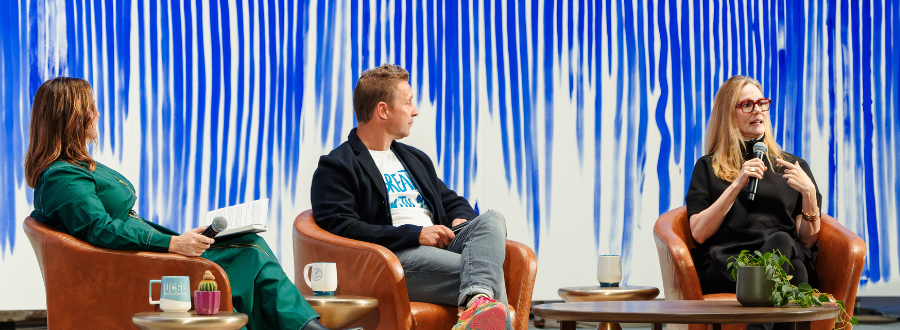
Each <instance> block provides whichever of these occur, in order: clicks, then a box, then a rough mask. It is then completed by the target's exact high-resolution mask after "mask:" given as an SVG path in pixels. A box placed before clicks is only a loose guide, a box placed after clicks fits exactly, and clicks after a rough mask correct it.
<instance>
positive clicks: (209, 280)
mask: <svg viewBox="0 0 900 330" xmlns="http://www.w3.org/2000/svg"><path fill="white" fill-rule="evenodd" d="M197 291H219V286H218V284H216V277H215V276H213V274H212V272H210V271H208V270H207V271H206V273H204V274H203V281H200V287H199V288H197Z"/></svg>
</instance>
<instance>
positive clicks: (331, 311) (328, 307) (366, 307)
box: [303, 295, 378, 329]
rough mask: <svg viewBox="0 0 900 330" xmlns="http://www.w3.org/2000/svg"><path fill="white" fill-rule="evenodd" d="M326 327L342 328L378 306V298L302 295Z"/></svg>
mask: <svg viewBox="0 0 900 330" xmlns="http://www.w3.org/2000/svg"><path fill="white" fill-rule="evenodd" d="M303 298H305V299H306V302H308V303H309V305H310V306H312V308H313V309H314V310H316V313H319V316H321V317H322V318H321V319H319V323H322V325H323V326H325V327H326V328H328V329H343V328H346V327H347V326H348V325H351V324H353V322H356V321H359V320H360V319H362V318H363V317H365V316H366V315H368V314H369V313H370V312H371V311H372V310H374V309H375V308H376V307H378V299H375V298H369V297H360V296H345V295H337V296H303Z"/></svg>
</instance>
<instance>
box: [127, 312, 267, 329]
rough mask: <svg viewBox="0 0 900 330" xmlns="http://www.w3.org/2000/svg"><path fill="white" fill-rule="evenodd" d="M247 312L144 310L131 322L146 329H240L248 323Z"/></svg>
mask: <svg viewBox="0 0 900 330" xmlns="http://www.w3.org/2000/svg"><path fill="white" fill-rule="evenodd" d="M248 320H249V319H248V318H247V314H243V313H232V312H219V313H218V314H216V315H197V313H196V312H195V311H193V310H192V311H189V312H142V313H137V314H134V315H133V316H132V317H131V322H132V323H134V325H136V326H137V327H138V329H144V330H151V329H153V330H156V329H240V328H241V327H243V326H245V325H247V321H248Z"/></svg>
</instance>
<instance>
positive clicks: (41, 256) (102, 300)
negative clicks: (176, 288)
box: [24, 217, 233, 329]
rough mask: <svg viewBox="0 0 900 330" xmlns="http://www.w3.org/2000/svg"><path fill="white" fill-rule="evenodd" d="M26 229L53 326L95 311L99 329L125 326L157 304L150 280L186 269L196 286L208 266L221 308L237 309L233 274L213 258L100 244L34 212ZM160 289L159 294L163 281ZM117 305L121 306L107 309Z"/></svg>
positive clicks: (72, 325) (71, 325)
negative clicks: (36, 216)
mask: <svg viewBox="0 0 900 330" xmlns="http://www.w3.org/2000/svg"><path fill="white" fill-rule="evenodd" d="M24 230H25V234H26V236H28V239H29V240H30V241H31V245H32V247H33V248H34V251H35V255H36V256H37V259H38V262H39V263H40V265H41V273H42V275H43V277H44V287H45V289H46V292H47V311H48V315H47V316H48V323H49V325H50V326H51V327H59V328H66V329H67V328H77V327H78V324H76V323H71V322H74V320H75V319H81V320H84V319H83V317H89V318H91V319H92V320H93V321H92V326H95V327H96V328H98V329H99V328H121V325H122V324H131V315H132V314H134V313H137V312H146V311H153V310H154V309H155V307H154V305H150V304H149V302H148V300H149V297H148V296H147V291H148V290H147V288H148V284H149V283H148V281H149V280H151V279H160V278H161V277H162V276H170V275H184V276H189V277H190V283H191V285H192V286H195V285H198V284H199V283H200V281H201V280H203V274H204V273H205V272H206V271H207V270H209V271H211V272H212V273H213V275H215V276H216V282H217V283H218V285H219V291H221V292H222V301H221V305H220V308H219V310H221V311H228V312H230V311H232V306H233V304H232V297H231V284H230V282H229V281H228V275H227V274H226V273H225V271H224V270H223V269H222V267H220V266H219V265H218V264H216V263H215V262H212V261H210V260H207V259H203V258H199V257H185V256H182V255H178V254H174V253H157V252H143V251H120V250H111V249H105V248H100V247H97V246H94V245H91V244H89V243H87V242H84V241H82V240H79V239H76V238H74V237H72V236H71V235H68V234H65V233H61V232H58V231H56V230H55V229H53V228H50V227H49V226H47V225H45V224H43V223H40V222H38V221H37V220H35V219H33V218H31V217H29V218H27V219H26V220H25V226H24ZM191 291H192V292H193V289H192V290H191ZM154 294H155V295H154V298H156V299H159V288H158V286H156V289H155V291H154ZM192 295H193V294H192ZM157 307H158V305H157ZM112 309H114V310H116V311H117V312H116V313H107V312H105V311H108V310H112ZM88 315H94V316H88ZM101 315H102V316H101ZM95 316H96V317H95ZM81 326H83V324H81Z"/></svg>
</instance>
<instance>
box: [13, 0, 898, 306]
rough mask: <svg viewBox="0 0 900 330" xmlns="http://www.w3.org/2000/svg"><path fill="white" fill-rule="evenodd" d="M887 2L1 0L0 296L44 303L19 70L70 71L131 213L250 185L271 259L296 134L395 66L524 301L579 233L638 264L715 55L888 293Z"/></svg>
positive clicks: (893, 126) (299, 195) (422, 142)
mask: <svg viewBox="0 0 900 330" xmlns="http://www.w3.org/2000/svg"><path fill="white" fill-rule="evenodd" d="M898 18H900V5H898V3H897V2H896V1H886V2H883V1H861V2H857V1H818V2H808V1H759V2H756V1H750V2H743V1H742V2H731V1H699V0H693V1H651V2H645V1H625V2H613V1H603V2H597V1H589V0H581V1H552V0H542V1H537V0H536V1H512V2H507V1H501V0H496V1H446V2H437V3H435V2H431V1H425V2H421V1H412V0H392V1H381V0H373V1H348V2H333V1H315V0H310V1H303V2H299V3H298V2H295V1H276V0H269V1H211V2H207V1H192V2H182V1H159V0H157V1H137V0H132V1H113V0H106V1H86V0H84V1H78V0H65V1H64V0H32V1H24V0H19V1H3V2H2V3H0V77H2V79H0V95H2V97H0V108H2V111H3V112H2V115H0V129H2V130H3V134H0V145H3V146H4V147H5V151H4V152H2V153H0V171H3V175H2V176H0V213H2V214H0V283H6V285H2V286H0V296H3V297H10V296H15V297H22V298H21V299H2V301H0V310H2V309H39V308H43V306H44V300H43V299H44V298H43V286H42V282H41V276H40V275H39V274H40V271H39V268H38V265H37V263H36V260H35V257H34V254H33V251H32V249H31V246H30V244H29V242H28V240H27V238H26V237H25V236H24V233H23V231H22V220H23V219H24V218H25V216H27V215H28V213H29V212H30V211H31V210H32V190H31V189H29V188H27V185H26V184H25V180H24V174H23V172H22V167H21V163H22V156H23V153H24V150H25V149H26V147H27V143H28V141H27V136H28V125H29V118H30V112H31V101H32V98H33V96H34V93H35V91H36V90H37V88H38V87H39V86H40V85H41V83H42V82H43V81H45V80H47V79H50V78H53V77H57V76H74V77H82V78H84V79H87V80H88V81H90V82H91V84H92V85H93V88H94V96H95V99H96V104H97V107H98V109H99V110H100V113H101V119H100V133H101V137H100V140H99V143H98V144H96V145H94V146H93V149H92V152H93V155H94V156H95V157H96V158H97V159H98V160H100V161H101V162H103V163H105V164H107V165H109V166H111V167H113V168H115V169H118V170H120V171H121V172H122V173H123V174H124V175H126V176H127V177H128V178H129V179H131V181H132V182H134V183H135V184H136V185H137V187H138V188H139V189H138V192H139V193H138V197H139V198H138V201H139V202H138V204H137V211H138V212H139V213H140V214H142V215H145V216H146V217H148V218H149V219H150V220H152V221H155V222H158V223H161V224H163V225H166V226H169V227H171V228H174V229H177V230H182V231H183V230H187V229H189V228H193V227H196V226H198V225H200V221H199V219H201V218H203V214H204V213H205V212H206V211H207V210H210V209H215V208H219V207H224V206H228V205H233V204H236V203H240V202H245V201H251V200H255V199H259V198H269V199H270V208H269V209H270V214H269V218H268V219H269V231H268V232H266V233H264V234H263V236H264V237H265V238H266V240H267V241H268V242H269V244H270V245H271V246H272V247H273V249H274V250H275V251H276V253H277V254H278V258H279V260H280V261H281V262H282V263H283V264H284V266H285V270H286V271H287V272H288V274H289V275H292V274H293V260H292V249H291V228H292V227H291V224H292V222H293V218H294V216H296V215H297V214H299V213H300V212H301V211H303V210H304V209H307V208H308V207H309V196H310V191H309V182H310V177H311V176H312V173H313V171H314V170H315V166H316V162H317V159H318V156H319V155H321V154H323V153H326V152H328V151H329V150H331V149H332V148H334V147H335V146H337V145H338V144H340V143H341V142H342V141H343V140H344V139H346V134H347V133H348V131H349V130H350V129H351V128H352V127H354V126H355V118H354V114H353V112H352V102H351V94H352V89H353V85H354V83H355V80H356V78H357V77H358V76H359V74H360V73H361V72H362V71H363V70H365V69H367V68H371V67H374V66H377V65H379V64H381V63H384V62H391V63H397V64H399V65H401V66H403V67H405V68H407V69H408V70H409V71H410V73H411V84H412V86H413V91H414V93H415V95H416V96H415V100H416V104H417V105H418V107H419V110H420V113H421V115H420V116H419V117H418V118H416V124H415V125H414V127H413V134H412V135H411V136H410V137H408V138H407V139H406V140H404V142H407V143H410V144H413V145H415V146H417V147H419V148H421V149H422V150H424V151H425V152H427V153H428V154H429V155H431V157H432V158H433V159H434V161H435V163H436V165H437V167H438V173H440V175H441V176H442V177H443V179H444V180H445V181H446V182H447V184H448V186H450V187H451V188H453V189H455V190H457V191H458V192H459V193H460V194H462V195H465V196H466V197H468V198H469V200H470V201H471V202H472V203H473V205H477V207H478V208H479V209H480V210H481V211H484V210H487V209H494V210H498V211H501V212H503V213H504V214H505V215H506V217H507V221H508V222H509V237H510V238H511V239H515V240H519V241H522V242H525V243H526V244H528V245H529V246H532V247H533V248H534V249H535V250H536V251H537V253H538V257H539V268H540V270H539V275H538V279H537V286H536V290H535V296H534V298H535V299H537V300H552V299H558V298H557V297H556V294H555V291H556V288H558V287H560V286H570V285H590V284H594V283H595V281H596V279H595V274H596V273H595V271H596V268H595V267H596V255H597V254H598V253H599V254H621V255H622V256H623V269H624V272H625V280H624V281H625V283H627V284H631V285H656V286H659V287H661V279H660V272H659V265H658V261H657V260H658V259H657V256H656V250H655V246H654V243H653V238H652V233H651V230H652V225H653V223H654V222H655V220H656V218H657V217H658V216H659V214H661V213H662V212H665V211H667V210H669V209H672V208H675V207H678V206H680V205H683V203H684V193H685V190H686V187H687V183H688V181H689V179H690V177H691V171H692V168H693V164H694V162H695V161H696V159H697V158H699V157H700V156H702V155H703V148H702V147H703V141H704V134H705V133H704V131H705V127H706V122H707V119H708V117H709V112H710V109H711V104H712V100H713V97H714V95H715V92H716V89H717V88H718V86H719V84H721V83H722V82H723V81H724V80H725V79H727V78H728V77H730V76H732V75H736V74H743V75H750V76H753V77H755V78H757V79H759V81H761V82H762V85H763V87H764V90H763V94H764V95H766V96H767V97H770V98H772V99H774V100H775V102H776V103H775V105H774V107H773V109H772V112H771V118H772V121H773V124H774V127H775V134H776V135H777V136H776V139H777V141H779V143H781V145H782V146H783V148H784V149H785V150H787V151H789V152H792V153H794V154H798V155H800V156H802V157H803V158H805V159H806V160H807V161H809V162H810V164H811V166H812V169H813V173H814V175H815V178H816V181H817V183H818V186H819V189H820V190H821V193H822V195H823V197H824V209H823V212H826V213H828V214H831V215H834V216H835V218H836V219H837V220H838V221H839V222H841V223H842V224H844V225H845V226H846V227H848V228H850V229H851V230H853V231H855V232H856V233H858V234H859V235H860V236H861V237H863V239H864V240H865V241H866V243H867V245H868V258H867V261H866V267H865V270H864V272H863V277H862V279H861V281H860V285H861V288H860V294H861V295H895V296H896V295H900V279H898V275H900V274H898V272H900V267H898V244H900V240H898V230H900V228H898V227H900V226H898V222H900V221H898V198H900V194H898V192H900V178H898V165H900V164H898V155H900V141H898V134H900V118H898V115H900V113H898V107H897V105H898V102H900V92H898V90H900V86H898V85H897V84H898V83H897V82H898V81H900V75H898V73H900V72H898V68H900V65H898V61H897V60H896V59H895V58H894V57H893V56H896V54H897V53H898V52H900V34H898V33H896V32H895V31H898V30H900V26H898V24H900V22H898ZM892 54H893V55H892ZM10 283H18V284H17V285H9V284H10ZM299 285H303V284H299Z"/></svg>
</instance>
